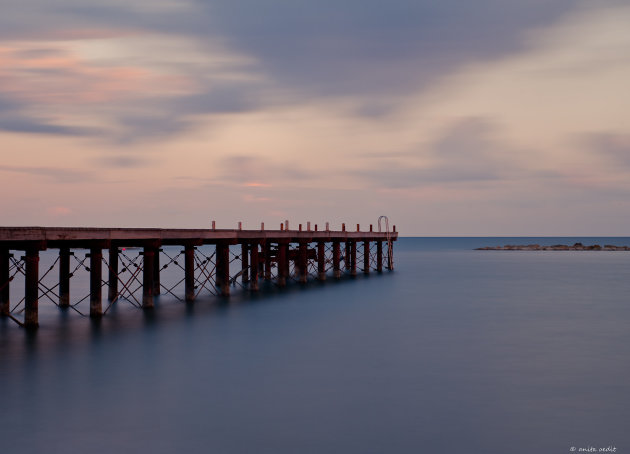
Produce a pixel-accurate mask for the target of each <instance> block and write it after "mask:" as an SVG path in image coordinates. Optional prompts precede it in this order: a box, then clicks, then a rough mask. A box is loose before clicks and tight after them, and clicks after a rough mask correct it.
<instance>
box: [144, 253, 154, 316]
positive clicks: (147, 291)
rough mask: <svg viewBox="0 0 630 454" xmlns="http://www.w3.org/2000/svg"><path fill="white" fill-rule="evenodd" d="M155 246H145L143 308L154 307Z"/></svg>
mask: <svg viewBox="0 0 630 454" xmlns="http://www.w3.org/2000/svg"><path fill="white" fill-rule="evenodd" d="M156 249H157V248H155V247H152V246H145V247H144V254H143V255H144V264H143V267H142V308H143V309H153V307H154V306H155V303H154V301H153V285H154V276H155V255H156V254H155V252H156Z"/></svg>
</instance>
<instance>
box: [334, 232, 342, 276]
mask: <svg viewBox="0 0 630 454" xmlns="http://www.w3.org/2000/svg"><path fill="white" fill-rule="evenodd" d="M340 261H341V245H340V244H339V240H333V276H334V277H335V279H339V278H340V277H341V267H340V264H339V262H340Z"/></svg>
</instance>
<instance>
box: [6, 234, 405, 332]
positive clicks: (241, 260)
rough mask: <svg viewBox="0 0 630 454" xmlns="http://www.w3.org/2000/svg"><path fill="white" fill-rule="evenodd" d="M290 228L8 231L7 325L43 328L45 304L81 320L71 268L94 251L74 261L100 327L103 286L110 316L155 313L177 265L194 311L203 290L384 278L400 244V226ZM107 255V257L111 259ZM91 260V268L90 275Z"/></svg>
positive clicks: (225, 291)
mask: <svg viewBox="0 0 630 454" xmlns="http://www.w3.org/2000/svg"><path fill="white" fill-rule="evenodd" d="M285 226H288V222H287V224H286V225H285V224H281V228H280V230H265V229H264V224H261V228H260V229H259V230H242V229H240V228H239V229H214V228H212V229H154V228H78V227H0V316H7V317H10V318H11V319H13V320H15V321H16V322H17V323H19V324H20V325H23V326H25V327H27V328H34V327H37V326H38V324H39V320H38V302H39V299H40V298H41V297H42V296H45V297H46V298H47V299H48V300H50V301H52V302H53V303H54V304H56V305H57V306H59V307H60V308H62V309H63V308H74V309H75V310H76V308H75V306H76V304H73V302H72V301H71V298H70V280H71V278H72V277H73V275H74V272H73V271H71V266H70V265H71V258H72V257H74V256H75V252H76V250H77V249H79V250H80V249H83V250H86V251H88V253H87V254H86V257H85V259H84V260H82V261H81V260H78V259H77V258H74V260H75V261H76V267H75V271H76V269H78V268H80V267H83V268H84V269H85V270H86V271H87V272H89V276H90V278H89V279H90V294H89V305H90V309H89V316H90V317H92V318H99V317H101V316H102V315H103V314H104V312H105V313H106V312H107V309H106V310H105V311H103V304H102V290H103V284H104V285H105V286H107V287H108V292H107V298H108V300H109V301H110V306H111V304H113V303H114V302H116V301H117V300H119V299H128V300H131V299H132V298H133V299H135V300H136V301H137V302H138V307H142V308H144V309H150V308H153V306H154V297H155V296H156V295H159V294H160V293H161V291H162V290H164V291H166V292H167V293H171V294H172V295H174V293H173V289H174V287H173V288H167V287H165V286H164V285H162V284H161V283H160V271H161V270H163V269H165V268H166V267H167V266H168V265H170V264H175V265H176V266H178V267H179V268H181V270H182V272H183V274H184V277H183V278H182V280H181V281H180V282H184V298H183V300H185V301H187V302H192V301H194V300H195V299H196V297H197V296H198V295H199V294H200V292H201V291H202V290H204V289H206V290H207V291H209V292H210V293H213V294H216V295H220V296H223V297H227V296H229V294H230V286H231V285H232V286H233V285H234V284H235V282H236V281H237V279H240V281H241V283H242V286H243V287H244V288H247V289H249V290H251V291H258V290H259V281H260V280H265V281H271V282H273V283H274V284H276V285H277V286H278V287H284V286H286V285H287V281H288V280H289V279H295V280H296V281H297V282H300V283H305V282H307V281H308V280H309V279H311V278H313V279H318V280H320V281H323V280H326V278H327V276H328V275H329V273H330V274H331V275H332V277H333V278H335V279H339V278H341V276H342V274H349V275H350V276H355V275H356V274H357V269H360V271H362V272H363V273H365V274H369V273H370V271H376V272H382V271H383V268H385V269H388V270H393V242H394V241H396V240H397V238H398V234H397V233H396V227H395V226H394V228H393V231H391V232H390V231H386V232H375V231H373V228H372V226H370V229H369V231H361V230H360V227H359V225H357V228H356V231H349V230H346V228H345V224H344V225H342V229H341V230H337V231H334V230H330V229H329V228H328V225H327V226H326V228H325V229H323V230H319V229H318V227H317V225H315V226H314V229H311V225H310V223H308V224H307V225H306V228H305V229H303V228H302V225H301V224H300V225H299V228H298V229H297V230H290V229H287V228H285ZM341 243H343V246H344V247H343V248H342V247H341ZM359 244H360V245H361V246H360V247H357V246H358V245H359ZM203 245H212V246H214V247H213V250H212V252H211V253H210V255H203V254H201V252H197V251H196V250H197V248H198V247H201V246H203ZM162 246H181V247H182V248H183V249H182V251H181V252H180V253H179V255H180V256H183V257H182V260H181V262H182V263H183V264H184V265H183V266H182V265H180V264H179V262H178V261H177V260H176V259H177V257H175V258H173V257H171V256H169V255H168V254H161V253H162V252H163V251H162V249H161V247H162ZM383 246H385V247H383ZM125 248H139V249H140V251H139V252H138V255H137V256H136V257H135V258H133V259H130V258H129V257H127V256H125V255H124V254H123V255H121V254H122V252H121V251H123V250H124V249H125ZM47 249H58V250H59V257H58V259H57V260H56V261H55V264H54V266H56V267H57V268H58V270H57V271H58V276H59V279H58V283H57V284H56V285H54V286H52V287H51V286H50V285H46V284H44V283H43V282H42V279H41V278H40V275H39V253H40V251H43V250H47ZM103 250H107V252H108V256H107V258H105V257H104V256H103ZM357 250H358V252H357ZM12 251H24V256H21V257H16V254H13V253H12ZM162 255H165V256H166V257H165V258H166V263H164V264H163V265H160V263H161V256H162ZM200 255H202V257H200ZM88 259H89V266H88V265H85V262H86V261H87V260H88ZM357 259H359V260H357ZM357 263H358V266H357ZM121 265H122V266H121ZM51 270H52V268H51V269H49V270H48V271H47V272H46V274H49V273H50V271H51ZM104 271H106V273H105V274H106V275H107V279H106V280H104V279H103V273H104ZM18 275H21V276H23V277H24V297H23V298H22V299H21V300H20V301H19V302H18V303H17V304H15V305H13V307H12V304H11V298H10V296H11V294H10V287H11V282H12V281H13V280H14V278H15V277H16V276H18ZM132 283H139V284H140V285H139V288H141V292H142V296H141V298H137V299H136V297H135V296H134V294H133V293H134V292H133V291H132V290H131V288H130V287H131V285H130V284H132ZM86 298H88V297H87V296H86V297H85V298H84V299H86ZM80 301H82V300H80ZM77 304H78V303H77ZM108 308H109V306H108ZM19 314H24V317H23V320H19V319H18V318H17V316H18V315H19Z"/></svg>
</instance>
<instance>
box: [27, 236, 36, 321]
mask: <svg viewBox="0 0 630 454" xmlns="http://www.w3.org/2000/svg"><path fill="white" fill-rule="evenodd" d="M24 261H25V262H26V266H25V268H26V277H25V280H24V327H25V328H37V327H38V326H39V307H38V306H39V250H38V249H35V248H29V249H27V250H26V255H25V256H24Z"/></svg>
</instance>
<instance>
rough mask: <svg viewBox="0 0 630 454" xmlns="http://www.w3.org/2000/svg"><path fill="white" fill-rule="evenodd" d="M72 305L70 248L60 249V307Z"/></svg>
mask: <svg viewBox="0 0 630 454" xmlns="http://www.w3.org/2000/svg"><path fill="white" fill-rule="evenodd" d="M69 306H70V248H67V247H62V248H60V249H59V307H69Z"/></svg>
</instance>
